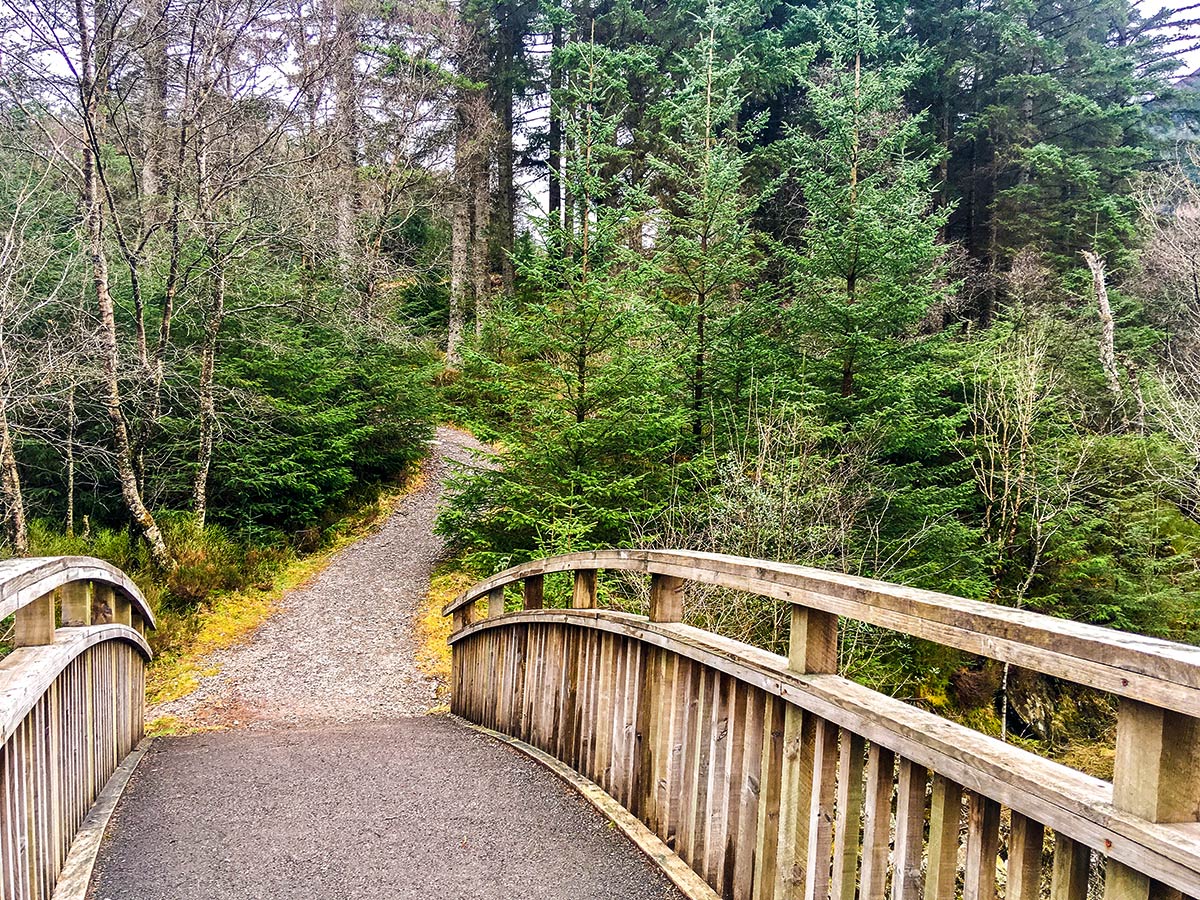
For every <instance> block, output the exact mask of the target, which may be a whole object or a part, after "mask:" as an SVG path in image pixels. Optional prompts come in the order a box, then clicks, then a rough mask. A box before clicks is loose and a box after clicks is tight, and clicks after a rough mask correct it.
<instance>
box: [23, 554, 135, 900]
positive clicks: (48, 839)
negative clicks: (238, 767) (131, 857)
mask: <svg viewBox="0 0 1200 900" xmlns="http://www.w3.org/2000/svg"><path fill="white" fill-rule="evenodd" d="M8 616H13V617H14V622H13V645H14V648H15V649H13V651H12V652H11V653H9V654H8V656H6V657H4V659H3V660H0V727H2V728H3V749H2V750H0V897H3V898H6V900H7V898H32V900H41V898H49V897H50V896H51V895H52V893H53V891H54V887H55V884H56V882H57V881H58V878H59V873H60V872H61V870H62V868H63V864H64V862H65V861H66V859H67V854H68V852H69V850H70V848H71V843H72V840H73V839H74V837H75V834H76V832H77V831H78V830H79V827H80V825H81V824H82V823H83V821H84V818H85V817H86V816H87V813H88V811H89V810H90V809H91V807H92V805H93V803H95V801H96V798H97V796H98V795H99V794H100V791H101V790H102V789H103V787H104V785H105V783H106V782H107V781H108V780H109V778H110V777H111V776H112V774H113V772H114V771H116V769H117V766H119V765H120V763H121V761H122V760H123V759H124V758H125V757H126V756H127V755H128V754H129V753H130V752H131V751H132V750H133V749H134V747H135V746H136V745H137V743H138V742H139V741H140V740H141V739H142V733H143V708H144V702H143V701H144V697H145V664H146V662H147V661H148V660H149V658H150V647H149V645H148V644H147V643H146V639H145V631H146V629H147V628H153V627H154V615H153V613H152V612H151V610H150V607H149V605H148V604H147V603H146V600H145V598H144V597H143V596H142V594H141V592H140V591H139V590H138V589H137V587H136V586H135V585H134V584H133V582H132V581H130V580H129V578H128V577H126V576H125V574H124V573H122V572H121V571H120V570H118V569H116V568H114V567H113V566H110V565H109V564H108V563H106V562H103V561H101V560H98V559H92V558H90V557H78V556H70V557H43V558H37V559H17V560H8V561H4V562H0V618H7V617H8ZM58 626H61V627H58Z"/></svg>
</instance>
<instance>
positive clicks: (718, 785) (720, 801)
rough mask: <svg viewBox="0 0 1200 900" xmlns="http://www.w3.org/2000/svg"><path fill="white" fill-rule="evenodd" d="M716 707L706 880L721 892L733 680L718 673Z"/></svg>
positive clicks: (712, 742)
mask: <svg viewBox="0 0 1200 900" xmlns="http://www.w3.org/2000/svg"><path fill="white" fill-rule="evenodd" d="M715 689H716V690H715V693H714V696H713V700H714V703H713V705H712V714H713V715H712V731H711V744H710V751H709V766H708V791H707V793H708V797H707V803H708V808H707V816H708V822H707V823H706V824H705V826H704V828H705V832H704V838H705V841H704V865H703V868H702V869H701V870H700V873H701V875H703V876H704V879H705V880H706V881H707V882H708V883H709V884H710V885H712V886H713V887H714V888H715V889H716V890H718V891H720V890H721V884H722V882H723V880H724V866H725V829H726V827H727V826H728V825H729V781H728V779H729V752H728V751H729V748H730V740H729V714H730V708H731V706H732V699H733V685H732V679H730V678H729V677H728V676H726V675H724V674H723V673H721V672H718V673H716V684H715Z"/></svg>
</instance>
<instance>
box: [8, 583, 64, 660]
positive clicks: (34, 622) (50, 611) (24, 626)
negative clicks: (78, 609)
mask: <svg viewBox="0 0 1200 900" xmlns="http://www.w3.org/2000/svg"><path fill="white" fill-rule="evenodd" d="M15 618H16V621H15V622H14V629H13V646H14V647H40V646H42V645H44V644H53V643H54V594H46V595H45V596H42V597H38V598H37V599H36V600H34V601H33V602H32V603H29V604H26V605H25V606H22V607H21V608H20V609H18V610H17V613H16V617H15Z"/></svg>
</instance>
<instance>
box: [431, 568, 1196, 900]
mask: <svg viewBox="0 0 1200 900" xmlns="http://www.w3.org/2000/svg"><path fill="white" fill-rule="evenodd" d="M603 569H610V570H622V571H632V572H643V573H648V574H650V576H651V590H650V597H651V599H650V616H649V618H647V617H645V616H636V615H632V614H629V613H625V612H620V611H610V610H599V609H596V608H595V607H596V601H597V592H596V574H597V572H598V571H599V570H603ZM553 572H574V573H575V589H574V591H573V594H572V597H571V606H572V608H570V609H545V608H543V606H544V588H543V579H544V576H545V575H547V574H550V573H553ZM689 580H691V581H699V582H702V583H706V584H715V585H720V586H723V587H728V588H733V589H736V590H743V591H749V592H751V593H755V594H760V595H763V596H767V597H776V598H779V599H781V600H785V601H787V602H789V603H791V604H792V617H791V634H790V637H789V652H788V655H787V656H779V655H777V654H774V653H770V652H767V651H765V650H762V649H760V648H756V647H752V646H750V645H748V644H744V643H740V642H738V641H733V640H730V639H728V638H724V637H721V636H718V635H715V634H711V633H709V632H706V631H703V630H701V629H698V628H694V627H691V626H688V625H685V624H683V623H682V622H681V621H680V620H681V619H682V611H683V610H682V602H681V599H682V587H683V584H684V583H685V582H686V581H689ZM518 581H520V582H523V583H524V591H523V595H522V596H523V602H522V604H521V605H522V607H523V609H521V610H514V611H508V610H506V609H505V604H504V589H505V587H507V586H508V585H510V584H512V583H514V582H518ZM483 598H487V600H486V602H487V606H488V609H487V618H486V619H483V620H477V619H478V617H477V616H476V614H475V607H476V604H477V602H479V601H481V600H483ZM445 611H446V612H447V613H448V614H452V615H453V616H454V617H455V621H454V629H453V632H452V635H451V638H450V642H451V646H452V648H453V675H452V679H453V684H452V689H453V701H452V709H453V711H454V712H455V713H457V714H458V715H461V716H464V717H465V718H467V719H469V720H471V721H473V722H476V723H478V724H480V725H482V726H485V727H486V728H489V729H492V730H493V731H495V732H500V733H502V734H505V735H509V736H511V737H514V738H517V739H518V740H520V741H525V742H528V744H531V745H533V746H534V747H536V748H537V749H538V750H540V751H542V752H543V753H545V754H549V755H550V756H553V757H556V758H557V759H558V760H560V761H562V762H563V763H565V764H567V765H568V766H570V767H572V768H574V769H575V770H576V771H578V772H579V773H580V774H582V775H584V776H585V777H587V778H590V779H592V780H593V781H595V782H596V783H597V784H599V785H600V786H601V787H602V788H603V789H604V790H606V791H608V792H609V793H610V794H611V795H612V797H613V798H615V801H616V802H619V803H621V804H623V805H624V806H625V807H627V808H628V810H629V811H630V812H631V813H633V814H634V815H635V816H637V817H638V818H639V819H640V820H641V821H642V822H643V823H644V824H645V825H646V826H647V827H648V828H649V829H650V830H651V831H653V832H654V833H655V834H656V835H657V836H658V838H660V839H661V840H662V841H663V842H664V843H666V844H667V846H668V847H670V848H672V849H673V850H674V851H675V852H676V853H677V854H678V855H679V857H680V858H681V859H682V860H683V861H684V862H686V863H687V864H688V865H689V866H691V868H692V869H693V870H694V871H695V872H696V873H697V874H698V875H700V876H701V877H702V878H703V879H705V880H706V881H707V883H708V884H709V885H710V886H711V888H712V890H713V893H715V894H717V895H721V896H725V897H728V898H738V900H740V898H747V900H784V898H787V900H792V898H801V897H803V898H806V900H882V898H883V894H884V890H885V886H886V885H890V886H891V887H890V891H891V900H957V897H959V896H961V897H962V898H963V900H986V898H990V897H993V896H995V884H996V873H997V869H1000V870H1001V871H1003V872H1005V873H1006V876H1005V877H1006V878H1007V883H1008V886H1007V888H1006V892H1005V896H1006V898H1010V900H1041V898H1042V897H1043V896H1044V889H1045V887H1046V885H1045V884H1044V881H1047V880H1048V881H1049V890H1050V895H1051V897H1052V900H1086V897H1087V892H1088V884H1089V882H1090V881H1091V880H1093V875H1092V871H1091V870H1092V869H1093V864H1092V862H1091V860H1092V854H1093V853H1094V854H1096V855H1097V857H1099V858H1103V859H1105V860H1106V864H1105V868H1104V875H1103V878H1104V883H1105V900H1149V898H1150V897H1151V896H1160V895H1161V892H1162V890H1163V889H1164V888H1155V887H1154V886H1155V885H1162V886H1165V888H1169V889H1172V890H1175V891H1178V892H1180V893H1181V894H1182V895H1184V896H1187V897H1200V719H1198V718H1197V716H1200V703H1197V702H1196V694H1195V692H1196V690H1197V685H1196V672H1197V668H1196V667H1197V665H1198V663H1200V653H1198V651H1197V650H1196V649H1195V648H1191V647H1186V646H1183V645H1178V644H1171V643H1169V642H1166V641H1157V640H1152V639H1146V638H1140V637H1137V636H1134V635H1125V634H1123V633H1121V632H1116V631H1112V630H1109V629H1102V628H1095V627H1092V626H1084V625H1079V624H1078V623H1074V622H1069V621H1065V620H1060V619H1053V618H1050V617H1046V616H1039V615H1036V614H1032V613H1028V612H1023V611H1018V610H1010V609H1004V608H1001V607H993V606H990V605H988V604H981V603H975V602H972V601H967V600H963V599H962V598H955V597H949V596H947V595H942V594H936V593H933V592H929V591H918V590H913V589H909V588H904V587H901V586H898V585H889V584H885V583H883V582H877V581H871V580H869V579H860V578H851V577H848V576H843V575H836V574H832V573H826V572H820V571H818V570H814V569H807V568H804V567H800V566H789V565H783V564H779V563H770V562H762V561H757V560H747V559H741V558H736V557H722V556H715V555H711V554H694V553H688V552H686V551H626V550H614V551H598V552H594V553H584V554H571V555H569V556H563V557H555V558H552V559H548V560H539V561H536V562H533V563H528V564H526V565H523V566H517V567H515V568H513V569H510V570H509V571H507V572H503V573H500V574H499V575H496V576H494V577H492V578H489V579H487V580H485V581H482V582H480V583H479V584H477V585H475V586H474V587H472V588H471V589H470V590H468V591H466V592H464V594H463V595H462V596H460V597H459V598H458V599H456V600H455V601H454V602H452V603H450V604H448V605H447V606H446V609H445ZM839 616H846V617H849V618H854V619H859V620H861V621H866V622H871V623H873V624H876V625H880V626H884V627H891V628H894V629H895V630H897V631H900V632H903V633H907V634H912V635H915V636H918V637H921V638H925V639H927V640H934V641H938V642H939V643H942V644H945V645H947V646H951V647H957V648H959V649H963V650H967V651H970V652H977V653H981V654H982V655H986V656H993V657H996V658H999V659H1008V660H1011V661H1013V662H1015V663H1018V664H1020V665H1023V666H1026V667H1028V668H1031V669H1035V670H1038V671H1043V672H1046V673H1047V674H1051V675H1057V676H1059V677H1064V678H1067V679H1069V680H1071V681H1075V682H1079V683H1082V684H1089V685H1092V686H1095V687H1100V688H1104V689H1107V690H1112V691H1113V692H1114V693H1117V694H1118V695H1120V696H1121V697H1122V701H1121V707H1120V714H1119V720H1118V729H1117V745H1116V761H1115V777H1114V781H1113V782H1112V783H1109V782H1106V781H1103V780H1101V779H1097V778H1093V777H1091V776H1088V775H1085V774H1083V773H1081V772H1078V771H1076V770H1074V769H1071V768H1069V767H1067V766H1063V765H1061V764H1058V763H1054V762H1051V761H1049V760H1046V759H1043V758H1041V757H1039V756H1037V755H1035V754H1033V753H1031V752H1029V751H1026V750H1023V749H1020V748H1018V747H1015V746H1013V745H1011V744H1008V743H1005V742H1003V741H1000V740H997V739H996V738H992V737H989V736H987V735H985V734H982V733H979V732H977V731H974V730H972V729H970V728H966V727H964V726H963V725H961V724H957V723H955V722H951V721H949V720H947V719H944V718H943V717H941V716H938V715H936V714H934V713H932V712H929V711H927V710H923V709H920V708H917V707H914V706H911V705H909V704H906V703H903V702H901V701H898V700H895V699H893V698H891V697H887V696H885V695H882V694H880V693H878V692H876V691H873V690H870V689H868V688H866V687H864V686H862V685H859V684H856V683H854V682H853V681H850V680H848V679H846V678H844V677H842V676H840V675H838V674H837V672H836V670H837V652H836V650H837V627H838V617H839ZM964 804H965V812H964ZM1005 817H1006V818H1005ZM1002 818H1005V821H1006V822H1007V824H1006V826H1005V827H1004V828H1001V820H1002ZM964 819H965V822H964ZM964 825H965V828H964V827H963V826H964ZM1050 834H1053V838H1054V843H1053V847H1054V858H1053V862H1052V864H1050V865H1044V864H1043V847H1044V842H1045V839H1046V837H1047V836H1048V835H1050ZM1043 876H1044V877H1043Z"/></svg>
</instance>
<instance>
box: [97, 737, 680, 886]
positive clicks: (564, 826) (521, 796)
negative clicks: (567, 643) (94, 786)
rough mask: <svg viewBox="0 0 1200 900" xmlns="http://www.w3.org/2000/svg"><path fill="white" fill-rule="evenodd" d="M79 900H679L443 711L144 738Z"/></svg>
mask: <svg viewBox="0 0 1200 900" xmlns="http://www.w3.org/2000/svg"><path fill="white" fill-rule="evenodd" d="M92 896H93V897H95V898H111V900H121V898H131V900H132V898H136V900H157V898H162V900H189V898H195V900H213V898H225V900H240V898H246V900H249V898H256V900H257V898H271V900H288V898H293V897H295V898H305V900H309V898H313V897H319V898H327V900H333V898H355V900H367V898H380V900H383V898H387V900H397V898H405V900H409V898H411V900H421V898H429V900H457V898H462V900H467V898H480V900H484V898H497V900H500V898H504V900H510V898H513V897H523V898H545V900H556V898H563V900H567V898H571V900H585V898H595V900H608V898H614V900H620V898H631V900H632V898H645V900H655V898H663V900H667V898H672V900H674V898H677V897H679V894H678V893H677V892H676V891H675V889H674V888H673V886H672V885H671V884H670V883H669V882H668V881H667V880H666V879H665V878H664V877H663V875H662V874H661V872H660V871H659V869H658V868H657V867H656V866H655V865H654V864H653V863H651V862H650V861H649V860H648V859H647V858H646V857H645V856H644V855H642V854H641V852H640V851H638V850H637V849H636V848H635V847H634V846H633V845H632V844H631V843H630V842H629V841H628V840H626V839H625V838H624V837H623V836H622V835H621V834H620V833H619V832H617V831H615V830H614V829H612V828H611V827H610V826H609V823H608V820H607V819H605V818H604V817H603V816H601V815H600V814H599V813H597V812H596V811H595V810H594V809H592V807H591V806H589V805H588V804H587V802H586V801H585V800H583V799H582V798H581V797H580V796H579V794H578V793H577V792H575V791H574V790H573V789H571V788H570V787H568V786H567V785H566V784H564V783H563V782H561V781H560V780H559V779H558V778H557V777H556V776H554V775H553V774H552V773H550V772H549V771H548V770H546V769H545V768H543V767H542V766H541V765H539V764H538V763H536V762H534V761H532V760H530V759H529V758H527V757H525V756H524V755H522V754H520V753H518V752H516V751H514V750H512V749H510V748H508V747H506V746H503V745H501V744H499V743H497V742H495V741H493V740H491V739H490V738H487V737H484V736H482V735H480V734H478V733H476V732H473V731H471V730H469V729H467V728H465V727H464V726H462V725H459V724H457V723H456V722H454V721H453V720H451V719H448V718H442V717H434V716H426V717H418V718H410V719H401V720H397V721H394V722H392V723H388V724H381V725H374V726H363V725H361V724H358V725H355V726H354V727H353V728H343V729H330V728H322V729H287V730H271V731H231V732H222V733H207V734H199V735H194V736H190V737H183V738H168V739H160V740H159V741H157V742H156V743H155V745H154V746H153V747H152V749H151V750H150V752H149V753H148V754H147V756H146V758H145V759H144V760H142V763H141V765H140V766H139V767H138V770H137V772H136V773H135V774H134V776H133V780H132V781H131V782H130V784H129V787H128V788H127V789H126V792H125V795H124V797H123V798H122V800H121V803H120V805H119V807H118V809H117V812H116V814H115V816H114V818H113V820H112V824H111V825H110V828H109V833H108V837H107V838H106V841H105V845H104V848H103V850H102V852H101V856H100V860H99V863H98V865H97V870H96V874H95V876H94V878H93V882H92Z"/></svg>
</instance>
